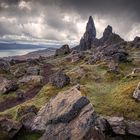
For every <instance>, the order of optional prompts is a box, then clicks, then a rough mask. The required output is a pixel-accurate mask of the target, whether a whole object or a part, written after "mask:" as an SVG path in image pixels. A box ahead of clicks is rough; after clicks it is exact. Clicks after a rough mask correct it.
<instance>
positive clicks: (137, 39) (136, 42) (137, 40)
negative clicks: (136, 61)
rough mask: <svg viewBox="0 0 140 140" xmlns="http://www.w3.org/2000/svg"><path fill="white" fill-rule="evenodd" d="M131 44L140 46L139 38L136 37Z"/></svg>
mask: <svg viewBox="0 0 140 140" xmlns="http://www.w3.org/2000/svg"><path fill="white" fill-rule="evenodd" d="M133 43H135V44H140V37H138V36H136V37H135V38H134V40H133Z"/></svg>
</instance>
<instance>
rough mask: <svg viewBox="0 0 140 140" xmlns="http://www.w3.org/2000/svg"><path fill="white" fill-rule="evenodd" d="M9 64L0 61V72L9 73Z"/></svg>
mask: <svg viewBox="0 0 140 140" xmlns="http://www.w3.org/2000/svg"><path fill="white" fill-rule="evenodd" d="M10 68H11V66H10V63H9V62H8V61H6V60H4V59H0V71H3V72H10Z"/></svg>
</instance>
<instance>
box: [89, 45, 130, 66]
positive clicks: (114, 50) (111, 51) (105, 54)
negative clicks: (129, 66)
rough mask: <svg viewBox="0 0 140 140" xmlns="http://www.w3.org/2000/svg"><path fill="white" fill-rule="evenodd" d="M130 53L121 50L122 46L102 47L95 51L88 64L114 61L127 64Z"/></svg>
mask: <svg viewBox="0 0 140 140" xmlns="http://www.w3.org/2000/svg"><path fill="white" fill-rule="evenodd" d="M127 57H128V53H127V52H126V51H125V50H124V49H121V47H120V45H110V46H108V45H107V46H102V47H98V48H96V49H95V51H94V54H93V56H91V57H90V58H89V60H88V62H87V63H88V64H94V63H96V62H97V61H107V62H111V61H114V62H115V63H121V62H127V61H128V60H127Z"/></svg>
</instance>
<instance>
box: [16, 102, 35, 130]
mask: <svg viewBox="0 0 140 140" xmlns="http://www.w3.org/2000/svg"><path fill="white" fill-rule="evenodd" d="M37 112H38V109H37V108H36V107H35V106H34V105H31V106H21V107H20V108H19V109H18V111H17V118H18V119H19V120H20V122H21V124H22V125H23V126H24V128H26V129H27V130H31V125H32V122H33V119H34V118H35V116H36V115H37Z"/></svg>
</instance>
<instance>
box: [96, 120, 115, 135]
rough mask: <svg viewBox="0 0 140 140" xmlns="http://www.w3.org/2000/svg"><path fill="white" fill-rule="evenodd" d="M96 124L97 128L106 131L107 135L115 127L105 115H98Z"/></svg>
mask: <svg viewBox="0 0 140 140" xmlns="http://www.w3.org/2000/svg"><path fill="white" fill-rule="evenodd" d="M95 125H96V127H97V128H99V129H100V130H101V131H102V132H104V133H105V134H107V135H110V134H112V133H113V129H112V127H111V125H110V124H109V122H108V121H107V119H106V118H104V117H97V119H96V121H95Z"/></svg>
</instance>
